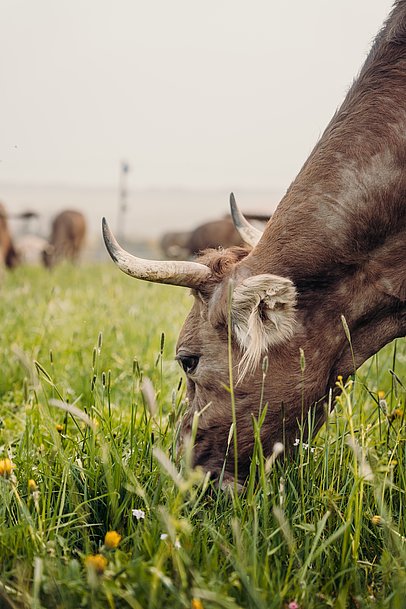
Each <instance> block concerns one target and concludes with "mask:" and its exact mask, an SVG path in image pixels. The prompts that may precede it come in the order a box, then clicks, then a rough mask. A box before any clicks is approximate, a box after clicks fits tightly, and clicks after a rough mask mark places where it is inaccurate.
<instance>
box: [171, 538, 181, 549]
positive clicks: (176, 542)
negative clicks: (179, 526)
mask: <svg viewBox="0 0 406 609" xmlns="http://www.w3.org/2000/svg"><path fill="white" fill-rule="evenodd" d="M173 546H174V548H176V549H177V550H179V549H180V548H181V547H182V546H181V545H180V541H179V539H175V543H174V544H173Z"/></svg>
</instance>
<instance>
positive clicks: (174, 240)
mask: <svg viewBox="0 0 406 609" xmlns="http://www.w3.org/2000/svg"><path fill="white" fill-rule="evenodd" d="M246 217H247V218H250V219H252V220H258V221H260V222H262V223H266V222H267V221H268V220H269V215H262V214H251V215H247V216H246ZM252 228H253V227H251V229H252ZM160 245H161V249H162V251H163V253H164V254H165V255H166V256H167V257H168V258H173V259H175V260H179V259H180V258H189V257H192V256H196V255H198V254H199V253H200V252H203V251H204V250H206V249H210V248H214V249H216V248H219V247H222V248H224V249H225V248H228V247H232V246H234V245H240V246H241V245H244V241H243V239H242V237H241V235H240V233H239V232H238V230H237V229H236V227H235V226H234V222H233V220H232V219H231V216H230V215H227V216H226V217H225V218H220V219H219V220H212V221H211V222H205V223H204V224H200V225H199V226H197V227H196V228H195V229H193V230H191V231H184V232H173V233H165V234H164V235H163V237H162V239H161V242H160Z"/></svg>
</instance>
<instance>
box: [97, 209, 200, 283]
mask: <svg viewBox="0 0 406 609" xmlns="http://www.w3.org/2000/svg"><path fill="white" fill-rule="evenodd" d="M102 230H103V239H104V243H105V244H106V248H107V251H108V253H109V254H110V256H111V258H112V259H113V261H114V262H115V263H116V264H117V266H118V268H119V269H120V270H121V271H123V273H126V274H127V275H130V276H131V277H136V278H137V279H144V280H145V281H154V282H156V283H169V284H172V285H180V286H183V287H186V288H195V289H198V288H199V286H201V285H202V284H203V283H204V282H205V281H207V279H208V278H209V276H210V275H211V271H210V269H209V267H208V266H206V265H205V264H200V263H199V262H190V261H186V262H183V261H178V260H169V261H165V260H144V259H143V258H137V257H136V256H133V255H132V254H129V253H128V252H126V251H125V250H124V249H123V248H122V247H121V246H120V245H119V244H118V243H117V241H116V239H115V237H114V235H113V233H112V232H111V230H110V228H109V226H108V224H107V221H106V219H105V218H103V220H102Z"/></svg>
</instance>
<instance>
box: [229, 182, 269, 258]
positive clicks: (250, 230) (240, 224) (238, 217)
mask: <svg viewBox="0 0 406 609" xmlns="http://www.w3.org/2000/svg"><path fill="white" fill-rule="evenodd" d="M230 208H231V217H232V219H233V222H234V226H235V228H236V229H237V231H238V232H239V234H240V237H241V239H242V240H243V241H244V243H247V244H248V245H250V246H251V247H255V246H256V244H257V243H258V241H259V240H260V239H261V237H262V231H260V230H258V229H257V228H255V226H252V224H250V223H249V222H248V220H246V219H245V218H244V216H243V215H242V213H241V212H240V210H239V209H238V207H237V203H236V201H235V197H234V194H233V193H231V194H230Z"/></svg>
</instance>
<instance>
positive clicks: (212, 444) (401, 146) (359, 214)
mask: <svg viewBox="0 0 406 609" xmlns="http://www.w3.org/2000/svg"><path fill="white" fill-rule="evenodd" d="M234 215H236V216H238V213H237V211H236V210H235V209H234ZM237 219H238V218H237ZM104 237H105V242H106V245H107V248H108V250H109V252H110V255H111V256H112V258H113V260H114V261H115V262H116V263H117V265H118V266H119V267H120V268H121V269H122V270H123V271H124V272H126V273H127V274H129V275H132V276H134V277H138V278H141V279H146V280H148V281H158V282H162V283H172V284H177V285H181V286H186V287H189V288H192V290H193V294H194V297H195V298H194V305H193V308H192V310H191V312H190V313H189V316H188V317H187V319H186V322H185V324H184V326H183V329H182V331H181V333H180V337H179V340H178V345H177V356H176V358H177V360H178V361H179V363H180V365H181V366H182V368H183V369H184V371H185V373H186V376H187V392H188V397H189V402H190V407H189V410H188V412H187V413H186V415H185V418H184V421H183V424H182V429H183V435H185V434H188V433H190V431H191V427H192V421H193V416H194V413H199V415H198V426H197V434H196V444H195V451H194V462H195V464H198V465H201V466H203V467H204V468H205V469H206V470H210V471H211V472H212V473H213V475H214V476H216V475H217V476H218V474H219V472H220V471H221V469H222V466H223V462H224V459H225V455H226V451H227V439H228V436H229V432H230V427H231V424H232V407H231V400H230V394H229V391H228V390H227V389H226V387H227V386H230V384H233V385H234V395H235V420H236V429H235V433H236V435H237V445H238V460H237V465H238V478H239V480H240V481H243V480H244V479H245V477H246V476H247V475H248V472H249V467H250V459H251V455H252V450H253V430H252V416H253V415H254V416H255V417H258V415H259V412H260V410H261V404H262V407H263V406H264V405H265V404H267V411H266V414H265V418H264V423H263V425H262V428H261V438H262V442H263V447H264V452H265V454H267V455H269V454H270V453H271V451H272V447H273V445H274V443H275V442H276V441H278V440H280V441H283V442H284V443H285V446H286V447H289V446H291V445H292V443H293V440H294V438H295V436H296V434H297V433H298V424H300V422H303V421H306V419H307V412H308V410H309V409H310V408H311V407H314V411H313V413H314V417H315V426H316V428H317V427H318V426H319V425H320V424H321V422H322V420H323V418H324V412H325V406H326V403H327V402H328V395H329V392H330V391H331V389H332V388H334V386H335V382H336V379H337V375H339V374H340V375H342V376H343V377H346V376H348V375H350V374H351V373H353V372H354V367H355V368H356V367H358V366H359V365H361V364H362V363H363V362H364V361H365V360H366V359H367V358H369V357H370V356H371V355H373V354H374V353H376V352H377V351H378V350H379V349H380V348H381V347H383V346H384V345H385V344H387V343H388V342H390V341H392V340H393V339H395V338H397V337H401V336H404V335H405V334H406V1H405V0H399V1H397V2H396V3H395V4H394V7H393V10H392V12H391V14H390V15H389V17H388V20H387V22H386V23H385V25H384V27H383V28H382V30H381V31H380V32H379V34H378V36H377V37H376V39H375V42H374V44H373V46H372V49H371V51H370V53H369V55H368V57H367V59H366V62H365V64H364V66H363V68H362V69H361V71H360V74H359V76H358V79H357V80H356V81H355V82H354V84H353V85H352V87H351V89H350V90H349V92H348V94H347V96H346V98H345V100H344V102H343V104H342V106H341V108H340V109H339V110H338V111H337V112H336V114H335V115H334V117H333V119H332V120H331V122H330V123H329V125H328V126H327V128H326V130H325V131H324V133H323V135H322V137H321V139H320V140H319V142H318V143H317V144H316V146H315V148H314V149H313V151H312V152H311V154H310V157H309V159H308V160H307V161H306V163H305V164H304V166H303V168H302V169H301V171H300V173H299V175H298V176H297V178H296V179H295V181H294V182H293V183H292V185H291V186H290V188H289V189H288V191H287V193H286V195H285V196H284V197H283V199H282V201H281V202H280V204H279V206H278V208H277V209H276V212H275V213H274V215H273V217H272V220H271V221H270V222H269V223H268V225H267V227H266V229H265V231H264V233H263V235H262V237H261V238H260V239H259V241H258V242H257V243H256V244H255V245H254V247H253V249H252V251H250V252H247V251H246V250H245V249H243V248H231V249H230V250H227V251H225V252H223V253H221V252H220V253H219V252H216V251H212V252H209V253H206V254H205V255H204V256H203V257H202V258H200V259H199V261H196V262H180V261H176V262H166V263H162V262H159V263H155V264H154V263H153V262H151V261H143V260H140V259H138V258H135V257H132V256H131V255H129V254H128V253H126V252H125V251H124V250H122V249H121V248H120V246H119V245H118V244H117V242H116V241H115V240H114V237H113V236H112V235H111V233H110V232H109V230H108V228H107V226H106V224H105V225H104ZM256 241H257V239H256V238H253V240H252V242H253V243H255V242H256ZM230 297H231V303H230V304H229V299H230ZM342 316H344V318H345V324H346V326H347V327H348V330H347V327H346V331H345V332H344V330H343V320H342ZM229 321H230V322H231V324H230V325H231V327H230V328H229V327H228V326H229ZM228 333H230V336H231V339H232V340H231V341H230V351H231V358H232V367H231V372H232V378H230V376H231V375H230V370H229V357H228V354H229V349H228ZM346 333H347V334H348V333H350V335H351V345H350V344H349V341H348V339H347V337H346ZM300 350H303V352H304V356H305V362H306V366H305V369H303V359H301V358H300V356H299V353H300ZM265 356H266V364H264V358H265ZM301 364H302V365H301ZM234 457H235V455H234V452H233V442H231V446H230V450H229V453H228V456H227V460H226V464H225V472H226V474H225V475H226V478H227V477H228V479H229V480H231V479H232V478H233V476H234V465H235V463H234Z"/></svg>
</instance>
